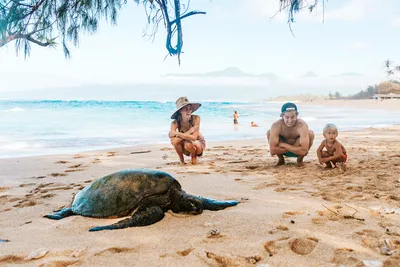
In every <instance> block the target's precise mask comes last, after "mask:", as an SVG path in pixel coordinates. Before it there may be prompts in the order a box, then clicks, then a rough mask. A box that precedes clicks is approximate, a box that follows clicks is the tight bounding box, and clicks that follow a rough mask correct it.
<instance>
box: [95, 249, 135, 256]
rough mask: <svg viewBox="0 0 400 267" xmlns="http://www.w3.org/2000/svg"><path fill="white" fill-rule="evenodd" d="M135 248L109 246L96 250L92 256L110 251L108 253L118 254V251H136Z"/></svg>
mask: <svg viewBox="0 0 400 267" xmlns="http://www.w3.org/2000/svg"><path fill="white" fill-rule="evenodd" d="M136 251H137V248H121V247H111V248H106V249H103V250H101V251H99V252H96V253H95V254H94V256H100V255H102V254H105V253H110V254H118V253H128V252H136Z"/></svg>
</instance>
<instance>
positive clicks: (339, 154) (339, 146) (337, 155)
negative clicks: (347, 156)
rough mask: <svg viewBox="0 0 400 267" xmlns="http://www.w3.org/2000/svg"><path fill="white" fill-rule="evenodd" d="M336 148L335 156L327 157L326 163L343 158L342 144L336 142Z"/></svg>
mask: <svg viewBox="0 0 400 267" xmlns="http://www.w3.org/2000/svg"><path fill="white" fill-rule="evenodd" d="M334 148H335V152H334V153H333V156H330V157H327V158H326V159H325V160H326V161H331V160H338V159H340V158H341V157H343V150H342V144H341V143H340V142H339V141H337V140H336V142H335V145H334Z"/></svg>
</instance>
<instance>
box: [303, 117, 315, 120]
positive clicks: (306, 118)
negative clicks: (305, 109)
mask: <svg viewBox="0 0 400 267" xmlns="http://www.w3.org/2000/svg"><path fill="white" fill-rule="evenodd" d="M301 119H302V120H304V121H315V120H316V119H317V118H315V117H301Z"/></svg>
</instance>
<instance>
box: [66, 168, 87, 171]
mask: <svg viewBox="0 0 400 267" xmlns="http://www.w3.org/2000/svg"><path fill="white" fill-rule="evenodd" d="M85 170H86V169H82V168H81V169H70V170H65V171H64V172H83V171H85Z"/></svg>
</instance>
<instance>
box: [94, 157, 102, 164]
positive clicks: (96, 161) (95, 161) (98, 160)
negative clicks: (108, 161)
mask: <svg viewBox="0 0 400 267" xmlns="http://www.w3.org/2000/svg"><path fill="white" fill-rule="evenodd" d="M100 162H101V161H100V159H98V158H95V159H94V160H93V161H92V163H100Z"/></svg>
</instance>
